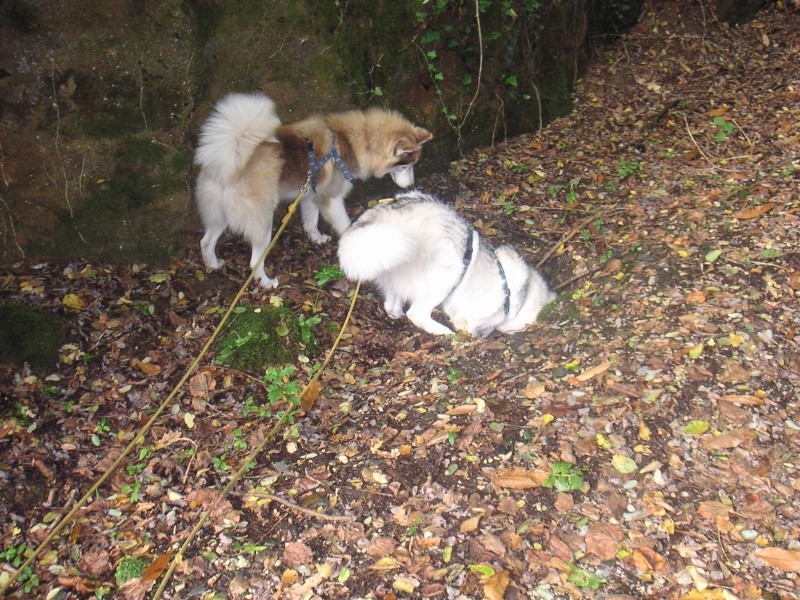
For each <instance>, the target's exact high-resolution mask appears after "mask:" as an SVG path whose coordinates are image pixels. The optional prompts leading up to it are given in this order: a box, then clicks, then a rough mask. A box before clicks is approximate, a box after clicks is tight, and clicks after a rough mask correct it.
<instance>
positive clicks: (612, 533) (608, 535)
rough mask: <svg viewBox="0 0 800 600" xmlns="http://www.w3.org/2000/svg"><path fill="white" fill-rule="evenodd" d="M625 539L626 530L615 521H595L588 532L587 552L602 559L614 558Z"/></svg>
mask: <svg viewBox="0 0 800 600" xmlns="http://www.w3.org/2000/svg"><path fill="white" fill-rule="evenodd" d="M624 539H625V532H623V531H622V528H621V527H620V526H619V525H614V524H613V523H593V524H592V525H591V526H590V527H589V530H588V531H587V532H586V554H589V555H592V556H596V557H597V558H599V559H600V560H602V561H606V560H614V558H615V557H616V555H617V546H618V544H619V542H621V541H622V540H624Z"/></svg>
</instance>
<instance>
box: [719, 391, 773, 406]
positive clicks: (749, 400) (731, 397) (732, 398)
mask: <svg viewBox="0 0 800 600" xmlns="http://www.w3.org/2000/svg"><path fill="white" fill-rule="evenodd" d="M720 400H722V401H723V402H730V403H732V404H738V405H742V404H745V405H748V406H761V405H762V404H764V398H759V397H758V396H749V395H742V394H728V395H726V396H722V397H721V398H720Z"/></svg>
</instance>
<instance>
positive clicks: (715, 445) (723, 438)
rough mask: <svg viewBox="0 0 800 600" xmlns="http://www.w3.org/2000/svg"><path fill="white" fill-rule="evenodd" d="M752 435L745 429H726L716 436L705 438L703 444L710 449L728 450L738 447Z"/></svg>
mask: <svg viewBox="0 0 800 600" xmlns="http://www.w3.org/2000/svg"><path fill="white" fill-rule="evenodd" d="M749 437H750V435H748V433H747V432H745V431H725V432H723V433H721V434H719V435H718V436H716V437H712V438H706V439H704V440H703V442H702V443H703V446H704V447H705V448H708V449H709V450H727V449H730V448H736V447H737V446H739V444H741V443H742V442H745V441H747V439H748V438H749Z"/></svg>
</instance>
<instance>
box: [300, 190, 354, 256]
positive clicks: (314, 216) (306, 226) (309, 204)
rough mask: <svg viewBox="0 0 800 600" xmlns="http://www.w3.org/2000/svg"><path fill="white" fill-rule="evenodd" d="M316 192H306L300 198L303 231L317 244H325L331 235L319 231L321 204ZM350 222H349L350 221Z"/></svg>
mask: <svg viewBox="0 0 800 600" xmlns="http://www.w3.org/2000/svg"><path fill="white" fill-rule="evenodd" d="M314 196H315V195H314V194H311V193H309V194H306V195H305V196H303V199H302V200H300V217H301V218H302V220H303V231H305V232H306V235H307V236H308V237H309V239H310V240H311V241H312V242H314V243H315V244H324V243H325V242H328V241H330V239H331V236H329V235H325V234H323V233H320V231H319V206H317V203H316V202H315V201H314V200H315V197H314ZM348 224H349V223H348Z"/></svg>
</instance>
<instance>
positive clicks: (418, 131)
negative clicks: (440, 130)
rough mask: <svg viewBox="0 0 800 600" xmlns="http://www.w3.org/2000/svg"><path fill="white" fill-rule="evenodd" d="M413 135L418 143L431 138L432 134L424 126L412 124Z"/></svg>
mask: <svg viewBox="0 0 800 600" xmlns="http://www.w3.org/2000/svg"><path fill="white" fill-rule="evenodd" d="M414 137H415V138H417V143H418V144H424V143H425V142H427V141H428V140H430V139H431V138H433V134H432V133H431V132H430V131H428V130H427V129H425V128H424V127H417V126H416V125H414Z"/></svg>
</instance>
